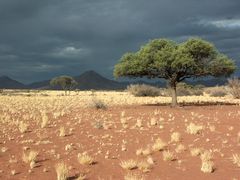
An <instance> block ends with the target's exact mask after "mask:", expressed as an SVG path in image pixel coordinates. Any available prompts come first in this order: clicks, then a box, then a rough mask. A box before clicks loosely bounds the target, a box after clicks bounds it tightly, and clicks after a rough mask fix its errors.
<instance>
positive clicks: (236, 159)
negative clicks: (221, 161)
mask: <svg viewBox="0 0 240 180" xmlns="http://www.w3.org/2000/svg"><path fill="white" fill-rule="evenodd" d="M231 159H232V162H233V164H236V165H237V167H240V155H239V154H233V155H232V158H231Z"/></svg>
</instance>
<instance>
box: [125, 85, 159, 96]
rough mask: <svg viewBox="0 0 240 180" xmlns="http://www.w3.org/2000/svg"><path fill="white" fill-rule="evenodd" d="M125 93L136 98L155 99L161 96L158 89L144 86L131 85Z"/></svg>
mask: <svg viewBox="0 0 240 180" xmlns="http://www.w3.org/2000/svg"><path fill="white" fill-rule="evenodd" d="M127 91H128V92H129V93H130V94H132V95H134V96H136V97H146V96H150V97H156V96H160V95H161V90H160V89H159V88H156V87H153V86H150V85H146V84H131V85H129V86H128V87H127Z"/></svg>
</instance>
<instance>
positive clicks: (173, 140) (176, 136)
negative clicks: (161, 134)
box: [171, 132, 181, 142]
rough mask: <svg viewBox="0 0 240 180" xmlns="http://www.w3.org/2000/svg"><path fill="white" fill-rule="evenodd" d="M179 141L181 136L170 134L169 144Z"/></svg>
mask: <svg viewBox="0 0 240 180" xmlns="http://www.w3.org/2000/svg"><path fill="white" fill-rule="evenodd" d="M179 141H181V134H180V133H179V132H173V133H172V134H171V142H179Z"/></svg>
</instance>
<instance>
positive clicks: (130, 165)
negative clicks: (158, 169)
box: [120, 159, 138, 170]
mask: <svg viewBox="0 0 240 180" xmlns="http://www.w3.org/2000/svg"><path fill="white" fill-rule="evenodd" d="M137 165H138V163H137V161H135V160H133V159H129V160H125V161H121V163H120V166H121V167H122V168H123V169H128V170H133V169H136V168H137V167H138V166H137Z"/></svg>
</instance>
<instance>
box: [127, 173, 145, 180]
mask: <svg viewBox="0 0 240 180" xmlns="http://www.w3.org/2000/svg"><path fill="white" fill-rule="evenodd" d="M124 180H145V178H144V177H142V176H141V175H138V174H133V173H129V174H127V175H126V176H124Z"/></svg>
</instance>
